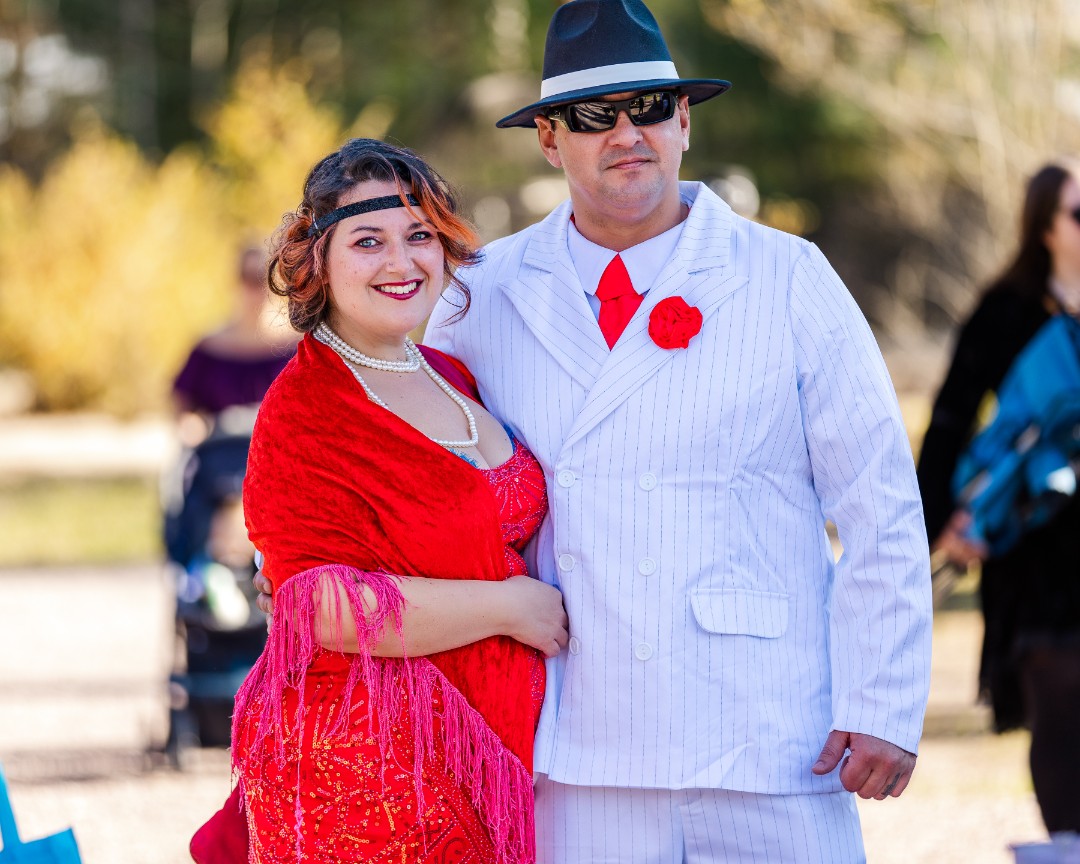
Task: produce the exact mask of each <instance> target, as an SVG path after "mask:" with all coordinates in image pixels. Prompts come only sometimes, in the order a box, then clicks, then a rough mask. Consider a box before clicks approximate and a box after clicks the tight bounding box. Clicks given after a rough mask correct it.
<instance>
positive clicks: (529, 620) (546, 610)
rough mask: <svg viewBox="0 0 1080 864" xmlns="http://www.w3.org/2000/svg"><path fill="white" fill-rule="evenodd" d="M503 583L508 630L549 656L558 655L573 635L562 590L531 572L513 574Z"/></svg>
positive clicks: (514, 636)
mask: <svg viewBox="0 0 1080 864" xmlns="http://www.w3.org/2000/svg"><path fill="white" fill-rule="evenodd" d="M502 587H503V589H504V594H503V598H504V603H505V606H506V613H505V616H506V626H505V634H506V635H507V636H510V637H511V638H513V639H516V640H517V641H518V642H521V643H523V644H525V645H528V646H530V647H532V648H535V649H536V650H537V651H539V652H540V653H541V654H543V655H544V656H545V657H554V656H555V655H556V654H558V653H559V652H560V651H562V649H563V648H565V647H566V643H567V641H568V640H569V638H570V633H569V627H570V621H569V619H568V618H567V617H566V609H565V608H563V599H562V592H561V591H559V589H558V588H553V587H552V586H551V585H547V584H545V583H543V582H541V581H540V580H539V579H533V578H532V577H531V576H511V577H510V578H509V579H507V580H506V581H505V582H503V583H502Z"/></svg>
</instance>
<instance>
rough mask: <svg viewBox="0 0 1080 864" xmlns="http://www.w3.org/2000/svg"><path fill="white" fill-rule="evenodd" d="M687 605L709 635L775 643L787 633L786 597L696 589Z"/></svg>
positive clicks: (734, 590) (728, 590) (774, 594)
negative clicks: (718, 634) (752, 638)
mask: <svg viewBox="0 0 1080 864" xmlns="http://www.w3.org/2000/svg"><path fill="white" fill-rule="evenodd" d="M690 605H691V606H692V607H693V609H694V617H695V618H697V622H698V624H700V625H701V626H702V628H703V629H705V630H708V631H709V632H710V633H732V634H739V635H743V636H763V637H765V638H767V639H775V638H777V637H778V636H782V635H783V634H784V631H785V630H787V619H788V595H787V594H778V593H776V592H773V591H750V590H747V589H745V588H695V589H693V590H692V591H691V592H690Z"/></svg>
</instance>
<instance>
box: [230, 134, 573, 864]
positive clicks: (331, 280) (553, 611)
mask: <svg viewBox="0 0 1080 864" xmlns="http://www.w3.org/2000/svg"><path fill="white" fill-rule="evenodd" d="M455 211H456V206H455V202H454V200H453V198H452V197H451V194H450V192H449V190H448V188H447V187H446V184H445V183H444V182H443V181H442V179H441V178H439V177H438V175H437V174H435V173H434V171H433V170H432V169H431V168H430V167H429V166H428V165H426V164H425V163H424V162H423V161H422V160H421V159H419V158H418V157H417V156H416V155H415V154H413V153H411V152H410V151H408V150H404V149H401V148H397V147H393V146H391V145H388V144H385V143H382V142H379V141H372V140H367V139H356V140H353V141H350V142H348V143H347V144H346V145H345V146H344V147H342V148H341V150H339V151H338V152H336V153H333V154H331V155H330V156H328V157H326V158H325V159H323V160H322V161H321V162H319V164H318V165H316V166H315V168H313V169H312V171H311V173H310V175H309V176H308V179H307V181H306V183H305V187H304V200H303V203H302V204H301V206H300V208H299V209H298V211H297V212H296V214H295V215H290V216H289V217H287V219H286V224H285V225H284V227H283V228H282V230H281V232H280V233H279V235H278V237H277V239H276V248H275V249H274V250H273V255H272V258H271V264H270V274H271V281H272V286H273V288H274V290H275V291H277V292H278V293H280V294H283V295H284V296H285V297H286V298H288V304H289V314H290V319H291V321H292V323H293V326H294V327H296V329H297V330H299V331H301V332H303V333H305V334H306V335H305V337H304V339H303V340H302V341H301V343H300V345H299V347H298V350H297V354H296V357H295V358H294V360H293V361H292V362H290V364H289V365H288V367H286V369H285V370H284V371H283V372H282V374H281V375H280V376H279V378H278V379H277V380H276V381H275V383H274V385H273V386H272V387H271V389H270V391H269V392H268V393H267V396H266V399H265V400H264V402H263V405H262V408H261V410H260V413H259V419H258V422H257V424H256V427H255V432H254V437H253V440H252V445H251V455H250V458H249V463H248V472H247V479H246V482H245V488H244V508H245V513H246V515H247V522H248V529H249V532H250V535H251V539H252V540H253V542H254V543H255V545H256V546H257V547H258V548H259V549H260V550H261V551H262V553H263V555H264V558H265V563H264V565H263V573H264V574H265V575H266V576H267V577H268V578H269V579H270V581H271V582H272V583H273V586H274V617H273V625H272V627H271V632H270V638H269V642H268V645H267V648H266V651H265V653H264V654H263V656H262V657H261V659H260V660H259V662H258V663H257V664H256V666H255V667H254V668H253V670H252V672H251V674H250V676H249V677H248V679H247V681H246V682H245V684H244V686H243V687H242V689H241V691H240V693H239V694H238V696H237V703H236V713H235V717H234V724H235V725H234V730H233V751H234V761H235V767H236V769H237V773H238V775H239V786H240V788H241V791H242V794H243V799H244V803H245V808H246V816H247V827H248V833H249V838H250V841H249V860H250V861H252V862H259V864H281V862H299V861H305V862H308V861H310V862H319V864H331V862H352V861H360V860H363V861H378V862H382V861H385V862H402V861H439V862H444V861H445V862H462V864H464V862H470V864H471V862H530V861H532V860H533V858H534V851H533V845H534V843H533V826H532V764H531V762H532V740H533V732H534V730H535V726H536V722H537V720H538V717H539V708H540V703H541V701H542V698H543V686H544V680H543V674H544V673H543V656H544V655H553V654H555V653H557V652H558V651H559V650H560V649H561V647H562V646H563V645H564V644H565V642H566V639H567V631H566V626H567V622H566V615H565V612H564V610H563V607H562V600H561V597H560V595H559V593H558V591H556V590H555V589H554V588H552V587H550V586H548V585H544V584H542V583H540V582H539V581H537V580H535V579H532V578H531V577H529V576H528V575H527V573H526V568H525V564H524V561H523V559H522V557H521V553H522V551H523V549H524V546H525V544H526V543H527V542H528V541H529V539H530V538H531V537H532V535H533V534H534V533H535V532H536V530H537V529H538V527H539V524H540V522H541V521H542V519H543V516H544V514H545V512H546V498H545V492H544V483H543V473H542V471H541V469H540V466H539V465H538V464H537V462H536V460H535V459H534V458H533V457H532V455H531V454H530V453H529V452H528V450H526V449H525V447H524V446H523V444H522V442H521V441H519V440H517V439H516V438H515V437H514V436H513V435H512V434H509V433H508V431H507V430H506V429H505V428H504V427H503V426H502V425H501V424H500V423H499V422H498V421H497V420H495V418H493V417H492V416H491V415H490V414H488V413H487V412H486V411H485V410H484V409H483V408H482V407H481V405H480V404H479V403H478V401H476V400H477V398H478V397H477V395H476V391H475V385H474V384H473V382H472V379H471V376H470V375H469V374H468V372H467V370H465V369H464V367H462V366H461V365H460V364H458V363H456V361H454V360H452V359H451V358H448V357H446V356H445V355H442V354H440V353H438V352H436V351H433V350H430V349H426V348H422V347H421V348H418V347H416V346H415V345H413V344H412V342H411V341H409V339H408V334H409V332H410V331H412V330H414V329H415V328H417V327H418V326H420V325H421V324H422V322H423V321H424V320H425V319H426V318H427V316H428V314H429V313H430V312H431V309H432V307H433V306H434V304H435V301H436V299H437V298H438V297H439V295H440V294H441V293H442V291H443V290H444V288H446V287H448V285H449V284H450V283H454V284H456V285H457V287H458V289H459V290H464V289H463V286H461V285H460V283H456V280H454V276H453V272H454V269H455V268H457V267H459V266H467V265H468V264H470V263H472V262H473V261H475V260H476V258H477V255H478V253H477V251H476V248H477V247H476V242H475V238H474V237H473V235H472V233H471V232H470V231H469V229H468V228H467V226H466V225H465V223H463V222H462V221H461V219H460V218H459V217H458V216H457V215H455ZM463 296H464V298H465V302H464V304H463V313H464V312H465V311H467V308H468V295H467V293H466V294H464V295H463Z"/></svg>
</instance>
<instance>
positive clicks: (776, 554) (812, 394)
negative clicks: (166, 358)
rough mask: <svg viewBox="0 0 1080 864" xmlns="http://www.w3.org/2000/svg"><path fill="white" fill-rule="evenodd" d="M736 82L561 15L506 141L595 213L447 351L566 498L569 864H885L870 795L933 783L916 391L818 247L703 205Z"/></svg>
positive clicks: (624, 5)
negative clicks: (705, 155) (692, 69)
mask: <svg viewBox="0 0 1080 864" xmlns="http://www.w3.org/2000/svg"><path fill="white" fill-rule="evenodd" d="M728 86H729V85H728V84H727V82H725V81H719V80H713V79H682V78H679V76H678V73H677V72H676V70H675V66H674V64H673V63H672V62H671V57H670V54H669V53H668V50H667V47H666V46H665V44H664V40H663V37H662V35H661V34H660V31H659V28H658V27H657V25H656V22H655V20H654V19H653V17H652V15H651V14H650V12H649V11H648V9H646V8H645V6H644V5H643V4H642V3H641V2H639V0H572V2H569V3H566V4H564V5H562V6H561V7H560V8H559V9H558V10H557V11H556V13H555V15H554V17H553V19H552V22H551V26H550V29H549V32H548V39H547V45H546V51H545V61H544V81H543V85H542V88H541V99H540V100H539V101H538V102H536V103H534V104H532V105H530V106H528V107H526V108H524V109H522V110H520V111H518V112H516V113H515V114H512V115H510V116H509V117H507V118H504V119H503V120H502V121H500V122H499V124H498V125H500V126H524V127H533V126H535V128H536V129H537V132H538V135H539V142H540V147H541V149H542V150H543V152H544V155H545V156H546V157H547V159H548V161H549V162H550V163H551V164H552V165H553V166H555V167H558V168H562V169H563V171H564V173H565V175H566V179H567V182H568V184H569V187H570V200H569V201H568V202H565V203H564V204H562V205H561V206H559V207H558V208H556V209H555V210H554V211H553V212H552V213H551V214H550V215H549V216H548V217H547V218H546V219H545V220H544V221H543V222H541V223H539V224H537V225H534V226H532V227H530V228H527V229H526V230H524V231H522V232H520V233H518V234H515V235H513V236H511V237H507V238H505V239H502V240H499V241H497V242H495V243H492V244H491V245H490V246H489V247H488V248H487V250H486V259H485V261H484V262H483V263H482V264H481V265H479V266H478V267H477V268H475V269H474V270H473V271H472V272H471V273H468V274H465V278H466V279H467V280H468V283H469V285H470V287H471V292H472V307H471V309H470V311H469V313H468V314H467V315H465V316H464V317H462V318H460V319H458V320H456V321H453V322H452V323H446V322H447V321H448V319H450V318H451V317H452V316H453V315H454V313H455V312H456V311H458V310H457V308H456V307H455V306H454V305H453V303H452V302H449V301H448V300H445V299H444V300H443V301H442V304H441V305H440V306H439V307H437V308H436V310H435V313H434V314H433V316H432V319H431V325H430V326H429V328H428V333H427V341H428V343H429V344H431V345H434V346H435V347H437V348H441V349H443V350H445V351H447V352H449V353H450V354H453V355H454V356H456V357H459V358H460V359H461V360H463V361H464V362H465V363H466V364H467V365H468V366H469V367H470V369H471V370H472V371H473V372H474V373H475V374H476V376H477V378H478V381H479V385H480V391H481V394H482V396H483V398H484V401H485V403H486V404H487V406H488V408H489V409H490V410H491V411H493V412H494V413H495V414H496V415H497V416H499V417H500V418H502V419H503V420H504V421H505V422H507V423H508V424H509V425H510V426H511V427H512V428H513V430H514V432H515V433H516V434H517V435H519V436H520V437H521V438H522V439H524V441H525V442H526V443H527V444H528V446H529V447H530V448H531V450H532V451H533V453H535V454H536V455H537V457H538V458H539V459H540V461H541V463H542V464H543V466H544V469H545V472H546V475H547V481H548V485H549V497H550V503H551V515H550V518H549V519H548V520H547V522H546V523H545V525H544V527H543V529H542V531H541V534H540V537H539V540H538V544H537V569H538V571H539V576H540V577H541V578H542V579H544V580H545V581H547V582H549V583H551V584H554V585H557V586H559V587H560V588H561V590H562V592H563V594H564V598H565V605H566V609H567V611H568V613H569V617H570V632H571V639H570V644H569V648H568V650H567V651H565V652H563V653H562V654H561V655H559V656H558V657H556V658H555V659H554V660H553V661H549V669H548V693H547V699H546V702H545V706H544V711H543V716H542V718H541V722H540V729H539V731H538V736H537V745H536V767H537V771H538V773H539V776H538V781H537V787H536V795H537V838H538V856H539V860H540V861H541V862H544V864H551V862H558V864H578V862H597V861H612V862H630V861H635V862H636V861H640V862H678V861H693V862H703V861H769V862H773V861H792V862H803V861H806V862H828V864H836V862H853V861H861V860H864V858H865V856H864V852H863V846H862V840H861V834H860V829H859V824H858V816H857V813H856V809H855V805H854V797H853V795H852V794H851V793H858V794H859V795H860V796H862V797H864V798H877V799H884V798H887V797H890V796H892V797H895V796H898V795H900V794H901V792H903V790H904V788H905V787H906V785H907V783H908V779H909V778H910V776H911V772H912V770H913V768H914V765H915V751H916V747H917V744H918V740H919V736H920V733H921V728H922V718H923V713H924V709H925V704H926V697H927V691H928V679H929V658H930V621H931V612H930V581H929V561H928V554H927V544H926V537H925V534H924V529H923V519H922V513H921V508H920V503H919V494H918V487H917V485H916V481H915V472H914V466H913V464H912V458H911V454H910V451H909V447H908V444H907V437H906V435H905V431H904V427H903V425H902V422H901V418H900V413H899V410H898V407H897V402H896V397H895V394H894V392H893V389H892V385H891V382H890V380H889V376H888V373H887V371H886V369H885V365H884V363H883V361H882V358H881V355H880V353H879V351H878V349H877V346H876V344H875V342H874V339H873V336H872V335H871V333H870V330H869V328H868V326H867V324H866V321H865V319H864V318H863V317H862V315H861V314H860V312H859V310H858V308H857V307H856V305H855V303H854V301H853V300H852V298H851V296H850V295H849V293H848V292H847V290H846V289H845V288H844V286H843V284H842V283H841V282H840V280H839V278H838V277H837V276H836V274H835V273H834V272H833V270H832V268H831V267H830V266H829V264H828V262H827V261H826V260H825V258H824V256H823V255H822V254H821V252H820V251H818V249H817V248H816V247H815V246H813V245H812V244H810V243H807V242H805V241H803V240H801V239H799V238H797V237H792V236H790V235H786V234H783V233H781V232H778V231H775V230H772V229H770V228H766V227H764V226H762V225H759V224H756V223H753V222H750V221H748V220H745V219H742V218H740V217H738V216H736V215H735V214H734V213H733V212H732V211H731V210H730V208H729V207H728V206H727V205H726V204H725V203H724V202H723V201H722V200H720V199H719V198H718V197H716V196H715V195H714V194H713V193H712V192H711V191H710V190H709V189H708V188H707V187H705V186H704V185H702V184H700V183H680V182H679V179H678V171H679V165H680V162H681V158H682V153H683V151H685V150H686V149H687V148H688V146H689V141H690V112H689V106H690V104H694V103H697V102H700V101H703V100H705V99H708V98H710V97H712V96H715V95H719V94H720V93H722V92H723V91H724V90H726V89H727V87H728ZM628 284H630V285H631V286H632V287H631V288H630V289H628V288H627V285H628ZM826 519H831V520H832V521H833V522H834V523H835V524H836V526H837V529H838V531H839V535H840V539H841V541H842V543H843V546H844V554H843V556H842V557H841V559H840V561H839V562H838V563H836V564H835V565H834V563H833V556H832V554H831V550H830V546H829V543H828V540H827V537H826V532H825V521H826Z"/></svg>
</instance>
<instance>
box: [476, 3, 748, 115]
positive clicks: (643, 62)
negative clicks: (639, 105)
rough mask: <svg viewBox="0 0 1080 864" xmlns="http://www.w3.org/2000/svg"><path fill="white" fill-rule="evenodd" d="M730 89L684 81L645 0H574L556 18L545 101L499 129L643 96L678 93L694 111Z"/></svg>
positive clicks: (547, 52)
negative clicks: (568, 108)
mask: <svg viewBox="0 0 1080 864" xmlns="http://www.w3.org/2000/svg"><path fill="white" fill-rule="evenodd" d="M730 86H731V84H730V83H729V82H727V81H721V80H719V79H717V78H680V77H679V73H678V72H677V71H676V70H675V64H674V63H673V62H672V60H671V53H670V52H669V51H668V49H667V45H666V44H665V43H664V36H663V34H662V33H661V32H660V27H659V25H658V24H657V23H656V19H655V18H653V15H652V13H651V12H650V11H649V10H648V9H647V8H646V7H645V4H644V3H642V2H641V0H571V2H569V3H564V4H563V5H562V6H560V7H559V8H558V9H556V10H555V14H554V15H553V16H552V17H551V25H550V26H549V27H548V33H547V42H546V43H545V45H544V80H543V82H542V83H541V85H540V101H539V102H533V104H532V105H528V106H526V107H525V108H522V109H521V110H520V111H515V112H514V113H513V114H510V115H508V116H506V117H503V119H502V120H500V121H499V122H498V123H496V124H495V125H496V126H498V127H499V128H500V129H505V128H507V127H508V126H525V127H529V126H534V125H536V124H535V123H534V120H535V118H536V115H538V114H542V113H543V112H544V109H546V108H549V107H551V106H553V105H560V104H565V103H567V102H576V101H578V100H580V99H588V98H590V97H592V96H607V95H610V94H612V93H628V92H631V91H640V90H664V89H671V90H676V89H677V90H678V91H679V92H680V93H684V94H686V95H687V96H689V97H690V104H691V105H694V104H696V103H698V102H704V101H705V100H706V99H711V98H712V97H713V96H719V95H720V94H721V93H723V92H724V91H725V90H727V89H728V88H729V87H730Z"/></svg>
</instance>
